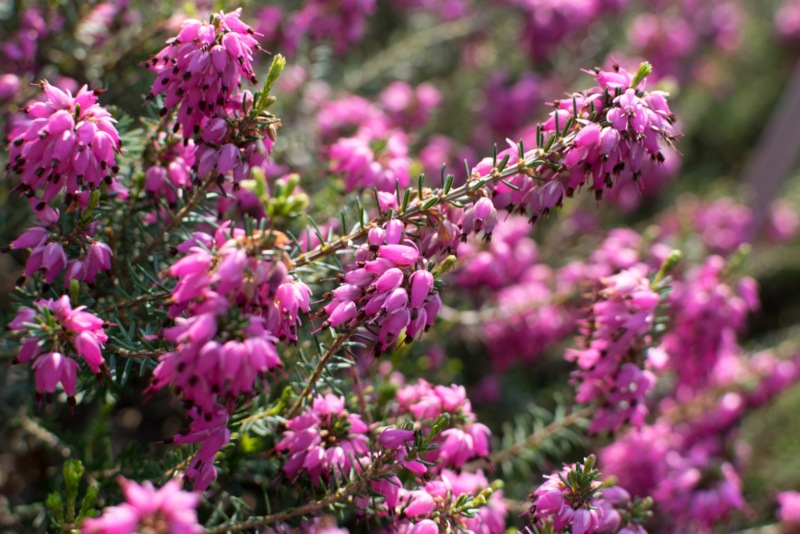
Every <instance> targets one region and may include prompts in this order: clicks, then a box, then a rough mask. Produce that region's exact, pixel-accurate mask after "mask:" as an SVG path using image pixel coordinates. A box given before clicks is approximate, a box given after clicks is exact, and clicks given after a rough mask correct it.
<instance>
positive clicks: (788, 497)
mask: <svg viewBox="0 0 800 534" xmlns="http://www.w3.org/2000/svg"><path fill="white" fill-rule="evenodd" d="M777 500H778V505H779V506H780V508H779V509H778V520H779V521H780V522H781V525H782V526H783V527H784V528H785V529H786V530H787V532H790V531H791V530H789V529H792V528H797V527H800V493H798V492H796V491H782V492H780V493H779V494H778V497H777Z"/></svg>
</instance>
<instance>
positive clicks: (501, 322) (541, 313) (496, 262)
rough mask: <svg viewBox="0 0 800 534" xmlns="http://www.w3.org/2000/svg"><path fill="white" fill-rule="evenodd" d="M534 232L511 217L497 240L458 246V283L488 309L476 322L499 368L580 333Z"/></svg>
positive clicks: (557, 273)
mask: <svg viewBox="0 0 800 534" xmlns="http://www.w3.org/2000/svg"><path fill="white" fill-rule="evenodd" d="M530 231H531V227H530V225H529V224H528V223H527V221H526V220H525V218H523V217H517V216H509V217H506V218H505V219H504V220H503V222H502V224H499V225H498V226H497V228H496V230H495V232H494V233H493V234H492V240H491V242H489V243H487V244H485V245H483V246H480V245H479V244H478V243H472V242H467V243H465V244H462V245H460V246H459V247H458V255H459V258H460V259H461V260H462V261H460V262H459V264H460V266H461V267H460V269H459V271H458V284H459V285H460V286H461V287H463V288H465V289H467V290H469V291H470V292H472V293H474V296H473V298H474V302H476V304H477V305H481V304H482V305H483V306H485V307H484V309H483V310H482V311H480V312H478V315H479V317H480V321H479V322H478V321H476V322H478V323H479V324H478V326H479V328H481V330H482V332H481V337H482V339H483V341H484V344H485V345H486V350H487V351H488V352H489V354H490V355H491V360H492V365H493V366H494V367H495V368H496V369H498V370H503V369H506V368H508V367H509V366H510V365H512V364H513V363H515V362H516V361H518V360H524V361H534V360H536V359H537V358H538V357H539V356H540V355H541V354H543V352H544V351H545V349H546V348H547V347H548V346H549V345H551V344H552V343H553V342H554V341H558V340H561V339H563V337H564V336H565V335H566V334H567V332H570V331H572V330H573V329H574V321H573V320H572V315H573V313H572V312H571V311H570V310H569V309H568V308H567V307H566V306H562V305H559V304H556V302H555V301H556V300H558V298H559V297H557V296H556V295H557V294H559V295H560V294H562V293H563V291H561V290H560V288H559V287H558V286H559V282H558V280H559V277H561V271H554V270H553V269H552V268H550V267H549V266H547V265H544V264H542V263H540V262H539V253H538V249H537V246H536V243H535V242H534V241H533V239H531V238H530V237H529V236H528V234H529V232H530ZM562 285H565V287H571V284H562ZM487 290H488V291H487Z"/></svg>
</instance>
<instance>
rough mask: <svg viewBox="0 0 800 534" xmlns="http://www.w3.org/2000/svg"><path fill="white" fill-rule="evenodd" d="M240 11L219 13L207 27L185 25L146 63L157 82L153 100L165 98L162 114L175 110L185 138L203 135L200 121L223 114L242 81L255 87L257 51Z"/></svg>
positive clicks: (204, 24) (196, 22)
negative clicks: (176, 109)
mask: <svg viewBox="0 0 800 534" xmlns="http://www.w3.org/2000/svg"><path fill="white" fill-rule="evenodd" d="M240 15H241V8H240V9H237V10H236V11H234V12H233V13H228V14H225V13H224V12H220V13H219V14H218V15H214V16H213V18H212V21H211V22H205V21H203V22H201V21H199V20H194V19H190V20H187V21H185V22H184V23H183V27H182V28H181V31H180V33H179V34H178V36H177V37H175V38H174V39H171V40H169V41H167V46H166V47H164V48H163V49H162V50H161V51H160V52H159V53H158V54H156V55H155V56H153V58H152V59H150V61H149V67H150V70H152V71H154V72H156V73H157V74H158V77H157V78H156V81H155V82H154V83H153V88H152V90H151V93H152V94H153V95H159V94H164V95H165V100H164V106H165V107H166V108H167V109H175V108H178V117H177V123H178V124H179V125H180V127H181V128H182V130H183V135H184V136H185V137H191V136H194V135H197V134H198V133H200V131H201V129H203V130H204V129H205V124H204V122H205V120H206V119H209V118H212V117H215V116H218V115H220V114H222V113H221V112H222V110H224V109H225V107H226V106H227V105H228V104H229V103H230V101H231V100H232V99H234V98H235V97H236V96H237V95H238V94H239V90H240V88H241V83H242V78H243V77H244V78H245V79H246V80H249V81H250V83H253V84H255V83H257V80H256V75H255V72H254V71H253V55H254V53H255V51H256V50H257V49H258V48H259V46H258V42H257V41H256V40H255V38H254V37H253V33H254V32H253V30H252V29H251V28H250V27H249V26H248V25H246V24H245V23H243V22H242V21H241V20H239V16H240Z"/></svg>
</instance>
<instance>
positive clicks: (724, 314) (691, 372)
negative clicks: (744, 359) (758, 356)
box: [661, 256, 759, 390]
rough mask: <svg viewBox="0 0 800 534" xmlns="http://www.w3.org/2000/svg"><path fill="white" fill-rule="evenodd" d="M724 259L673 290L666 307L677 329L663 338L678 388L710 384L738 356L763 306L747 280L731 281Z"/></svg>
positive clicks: (710, 259) (714, 258)
mask: <svg viewBox="0 0 800 534" xmlns="http://www.w3.org/2000/svg"><path fill="white" fill-rule="evenodd" d="M726 269H727V264H726V262H725V260H724V259H723V258H722V257H720V256H709V257H708V258H707V259H706V260H705V263H704V264H703V265H700V266H697V267H695V268H693V269H690V270H689V271H688V272H687V273H686V274H685V276H683V277H682V279H681V280H676V281H675V282H673V284H672V287H673V289H672V292H671V294H670V296H669V299H668V300H667V302H668V303H669V305H670V307H671V308H672V315H673V317H674V319H673V321H674V324H673V326H672V328H671V329H670V330H669V331H668V332H667V333H666V334H665V335H664V337H663V338H662V342H661V346H662V348H663V349H664V350H665V351H666V353H667V355H668V356H669V367H670V368H671V369H673V370H674V371H675V373H676V374H677V376H678V379H679V381H680V386H682V387H683V388H686V389H688V390H695V389H697V388H701V387H703V386H704V385H707V384H708V383H709V379H710V378H711V377H712V376H713V371H714V369H715V367H716V365H717V364H718V362H720V361H723V360H724V357H725V356H726V355H729V354H735V353H736V352H737V351H738V350H739V345H738V343H737V340H736V336H737V333H738V332H740V331H741V330H742V329H743V328H744V327H745V324H746V323H745V321H746V319H747V315H748V313H749V312H750V311H754V310H756V309H757V308H758V306H759V299H758V288H757V285H756V282H755V280H753V279H752V278H749V277H741V278H740V279H739V280H735V279H733V277H730V278H729V276H728V273H726Z"/></svg>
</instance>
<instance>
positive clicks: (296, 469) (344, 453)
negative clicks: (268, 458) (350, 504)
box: [275, 393, 369, 484]
mask: <svg viewBox="0 0 800 534" xmlns="http://www.w3.org/2000/svg"><path fill="white" fill-rule="evenodd" d="M286 427H287V430H286V431H285V432H284V436H283V439H282V440H281V441H280V442H279V443H278V444H277V445H276V446H275V448H276V450H278V451H284V452H285V453H286V454H287V455H288V458H287V460H286V463H285V464H284V466H283V471H284V473H286V475H287V476H288V477H290V478H293V479H294V478H297V477H299V476H300V474H302V473H305V474H308V476H310V478H311V481H312V482H313V483H314V484H318V483H319V482H320V479H323V478H324V479H325V480H328V479H329V478H330V477H331V476H333V475H334V473H335V474H336V475H337V476H338V475H342V474H347V473H349V471H350V469H352V468H355V469H360V468H361V467H362V463H361V462H366V461H368V459H369V448H368V439H367V436H366V433H367V426H366V425H365V424H364V422H363V421H362V420H361V417H360V416H359V415H357V414H351V413H349V412H348V411H347V410H346V409H345V407H344V398H342V397H336V396H335V395H333V394H331V393H328V394H326V395H318V396H317V397H315V398H314V401H313V403H312V405H311V406H310V407H309V408H307V409H306V411H305V412H303V413H302V414H300V415H298V416H297V417H295V418H293V419H291V420H290V421H288V422H287V423H286Z"/></svg>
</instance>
